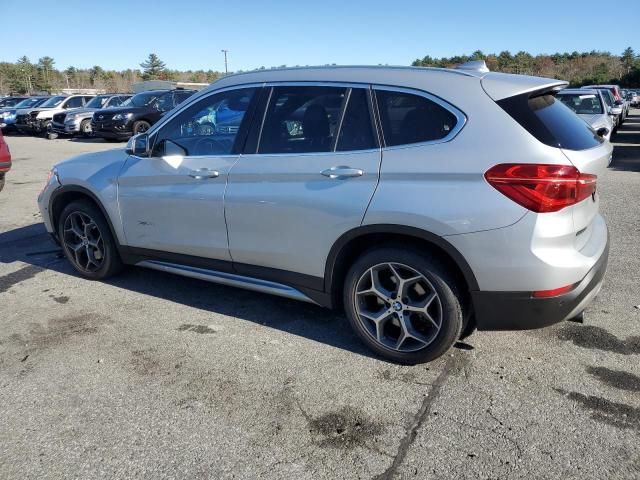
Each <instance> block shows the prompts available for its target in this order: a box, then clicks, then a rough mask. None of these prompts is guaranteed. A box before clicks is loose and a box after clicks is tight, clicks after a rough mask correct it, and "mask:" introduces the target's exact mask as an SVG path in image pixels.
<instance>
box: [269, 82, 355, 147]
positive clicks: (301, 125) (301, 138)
mask: <svg viewBox="0 0 640 480" xmlns="http://www.w3.org/2000/svg"><path fill="white" fill-rule="evenodd" d="M346 92H347V88H346V87H323V86H309V87H304V86H282V87H274V88H273V91H272V93H271V99H270V101H269V104H268V106H267V111H266V114H265V120H264V124H263V127H262V133H261V137H260V143H259V147H258V153H280V154H286V153H312V152H330V151H333V148H334V142H335V139H336V135H337V133H338V128H339V121H340V116H341V112H342V109H343V107H344V102H345V100H346Z"/></svg>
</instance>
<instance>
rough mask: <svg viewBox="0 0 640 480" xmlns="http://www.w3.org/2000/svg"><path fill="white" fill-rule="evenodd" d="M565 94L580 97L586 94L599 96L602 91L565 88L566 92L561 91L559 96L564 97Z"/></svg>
mask: <svg viewBox="0 0 640 480" xmlns="http://www.w3.org/2000/svg"><path fill="white" fill-rule="evenodd" d="M563 93H577V94H580V95H584V94H594V95H597V94H598V93H600V90H598V89H597V88H565V89H564V90H560V91H559V92H558V95H562V94H563Z"/></svg>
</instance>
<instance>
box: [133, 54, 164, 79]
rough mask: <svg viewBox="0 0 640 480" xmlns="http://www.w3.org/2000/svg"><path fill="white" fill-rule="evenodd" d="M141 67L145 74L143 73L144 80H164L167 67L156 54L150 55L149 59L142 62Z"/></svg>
mask: <svg viewBox="0 0 640 480" xmlns="http://www.w3.org/2000/svg"><path fill="white" fill-rule="evenodd" d="M140 66H141V67H142V69H143V70H144V72H143V73H142V78H143V79H145V80H154V79H158V78H162V77H163V76H164V75H163V74H164V73H165V71H166V67H167V66H166V65H165V63H164V62H163V61H162V60H160V58H158V56H157V55H156V54H155V53H150V54H149V57H148V58H147V59H146V60H145V61H144V62H142V63H141V64H140Z"/></svg>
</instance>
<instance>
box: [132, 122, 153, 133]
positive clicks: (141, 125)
mask: <svg viewBox="0 0 640 480" xmlns="http://www.w3.org/2000/svg"><path fill="white" fill-rule="evenodd" d="M150 128H151V124H150V123H149V122H145V121H144V120H138V121H137V122H134V123H133V134H134V135H138V134H140V133H144V132H146V131H147V130H149V129H150Z"/></svg>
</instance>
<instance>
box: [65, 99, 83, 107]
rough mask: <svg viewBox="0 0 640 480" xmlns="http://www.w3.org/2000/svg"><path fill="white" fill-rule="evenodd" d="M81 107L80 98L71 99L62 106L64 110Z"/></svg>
mask: <svg viewBox="0 0 640 480" xmlns="http://www.w3.org/2000/svg"><path fill="white" fill-rule="evenodd" d="M82 105H83V103H82V97H73V98H70V99H69V100H67V102H66V103H65V104H64V108H78V107H82Z"/></svg>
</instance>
